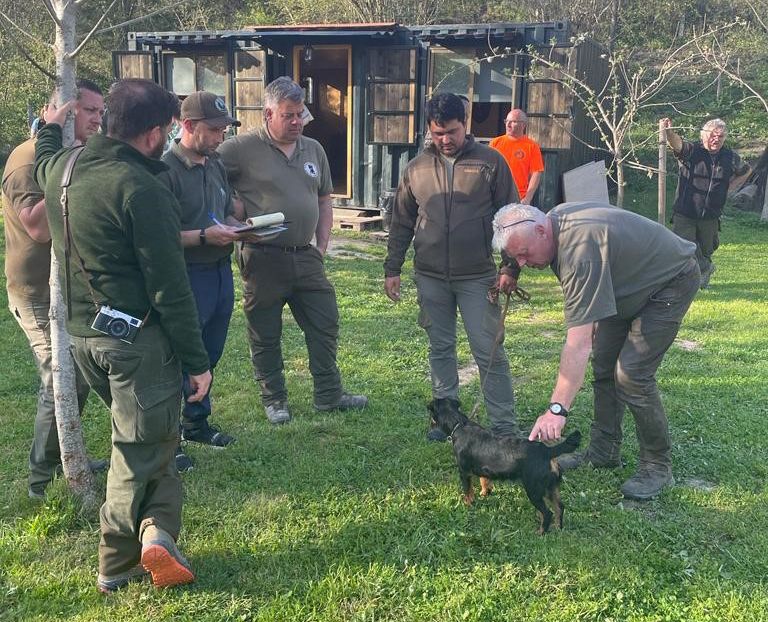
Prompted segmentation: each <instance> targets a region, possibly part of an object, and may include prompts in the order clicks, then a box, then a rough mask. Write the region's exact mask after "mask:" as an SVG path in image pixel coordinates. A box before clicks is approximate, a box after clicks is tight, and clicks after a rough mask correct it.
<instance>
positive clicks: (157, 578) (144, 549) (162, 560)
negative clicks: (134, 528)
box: [141, 525, 195, 587]
mask: <svg viewBox="0 0 768 622" xmlns="http://www.w3.org/2000/svg"><path fill="white" fill-rule="evenodd" d="M141 565H142V566H144V568H145V569H146V570H147V571H148V572H149V573H150V574H151V575H152V582H153V583H154V584H155V587H171V586H173V585H182V584H184V583H191V582H192V581H194V580H195V575H194V573H193V572H192V569H191V568H190V567H189V563H188V562H187V560H186V559H184V558H183V557H182V555H181V553H179V549H178V548H176V542H174V540H173V538H172V537H171V534H169V533H168V532H167V531H165V530H164V529H160V528H159V527H157V526H156V525H149V526H148V527H147V528H146V529H144V533H143V534H142V535H141Z"/></svg>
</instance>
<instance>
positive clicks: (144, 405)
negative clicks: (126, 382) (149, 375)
mask: <svg viewBox="0 0 768 622" xmlns="http://www.w3.org/2000/svg"><path fill="white" fill-rule="evenodd" d="M133 394H134V395H135V396H136V402H138V404H139V407H140V408H141V409H142V410H149V409H150V408H153V407H154V406H157V405H158V404H160V403H162V402H164V401H165V400H167V399H170V398H171V397H173V395H174V394H177V395H178V396H179V398H181V383H180V382H178V381H177V380H169V381H168V382H163V383H162V384H156V385H154V386H151V387H144V388H143V389H135V390H134V392H133Z"/></svg>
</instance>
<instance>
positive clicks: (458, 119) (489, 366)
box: [384, 93, 520, 440]
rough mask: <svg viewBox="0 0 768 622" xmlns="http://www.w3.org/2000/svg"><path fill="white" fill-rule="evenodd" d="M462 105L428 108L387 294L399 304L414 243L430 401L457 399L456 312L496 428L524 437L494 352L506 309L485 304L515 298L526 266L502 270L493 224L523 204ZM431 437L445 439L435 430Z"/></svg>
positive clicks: (396, 223) (404, 194)
mask: <svg viewBox="0 0 768 622" xmlns="http://www.w3.org/2000/svg"><path fill="white" fill-rule="evenodd" d="M465 116H466V112H465V109H464V105H463V103H462V101H461V99H459V97H457V96H456V95H454V94H452V93H439V94H438V95H436V96H435V97H433V98H432V99H431V100H430V101H429V102H427V122H428V123H429V130H430V132H431V135H432V143H433V144H432V146H431V147H428V148H427V149H425V150H424V151H423V152H422V153H421V154H419V155H418V156H416V157H415V158H414V159H413V160H411V161H410V162H409V163H408V166H407V167H406V169H405V172H404V174H403V177H402V180H401V181H400V185H399V187H398V189H397V196H396V199H395V209H394V212H393V215H392V224H391V226H390V230H389V242H388V247H387V258H386V261H385V262H384V274H385V281H384V289H385V292H386V294H387V296H388V297H389V298H390V299H391V300H393V301H395V302H397V301H398V300H400V270H401V268H402V265H403V261H404V260H405V253H406V251H407V250H408V246H409V245H410V243H411V240H412V239H413V240H414V248H415V250H416V256H415V257H414V260H413V264H414V272H415V274H414V280H415V281H416V287H417V289H418V292H419V309H420V311H419V325H420V326H421V327H422V328H424V330H426V331H427V335H428V337H429V367H430V373H431V376H432V395H433V397H435V398H454V399H458V394H459V377H458V366H457V359H456V310H457V308H458V310H459V311H460V312H461V319H462V321H463V323H464V329H465V330H466V333H467V338H468V339H469V345H470V348H471V349H472V356H473V357H474V359H475V362H476V363H477V366H478V368H479V370H480V378H481V382H482V385H483V397H484V398H485V408H486V412H487V413H488V418H489V419H490V421H491V424H492V429H493V430H494V431H496V432H498V433H500V434H515V433H516V432H517V431H518V427H517V421H516V418H515V399H514V394H513V392H512V381H511V378H510V376H509V362H508V361H507V356H506V354H505V353H504V348H503V346H502V344H501V343H499V344H498V347H497V348H496V351H495V352H494V341H495V339H496V335H497V331H498V330H499V324H500V318H501V309H500V308H499V305H498V304H497V303H491V302H490V301H489V300H488V290H489V289H491V288H492V287H493V286H494V285H497V286H498V287H499V289H500V290H501V291H504V292H511V291H512V290H513V289H514V288H515V287H516V286H517V276H518V275H519V273H520V269H519V268H518V267H517V266H516V265H515V264H507V263H504V264H503V267H502V269H501V271H500V273H499V274H498V275H497V273H496V264H495V262H494V259H493V252H492V249H491V240H492V238H493V233H492V231H491V221H492V220H493V216H494V214H495V213H496V211H497V210H499V209H500V208H501V207H503V206H504V205H506V204H508V203H512V202H517V201H518V200H519V198H518V194H517V188H516V187H515V182H514V179H513V178H512V173H511V172H510V170H509V166H508V165H507V162H506V161H505V160H504V157H503V156H502V155H501V154H500V153H499V152H498V151H495V150H494V149H491V148H490V147H487V146H485V145H481V144H479V143H477V142H475V140H474V138H473V137H472V136H470V135H467V134H466V118H465ZM427 436H428V438H429V439H431V440H444V439H445V435H444V434H442V433H441V432H440V431H439V430H437V429H432V430H430V431H429V433H428V435H427Z"/></svg>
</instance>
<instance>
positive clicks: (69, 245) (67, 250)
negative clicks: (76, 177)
mask: <svg viewBox="0 0 768 622" xmlns="http://www.w3.org/2000/svg"><path fill="white" fill-rule="evenodd" d="M83 149H85V147H84V146H81V147H75V148H74V149H73V150H72V152H71V153H70V154H69V158H68V159H67V163H66V165H65V166H64V174H63V175H62V176H61V199H60V203H61V215H62V217H63V219H64V291H65V296H66V300H67V319H68V320H71V319H72V285H71V269H70V267H69V261H70V257H71V256H72V251H74V255H75V259H76V260H77V266H78V268H80V270H81V271H82V273H83V276H85V283H86V285H88V291H89V292H90V293H91V299H92V300H93V305H94V306H95V307H96V311H98V310H99V307H100V305H99V303H98V302H97V300H96V292H95V291H93V286H92V285H91V275H90V274H88V271H87V270H86V269H85V265H84V264H83V259H82V257H80V253H78V252H77V247H76V246H75V242H74V240H73V239H72V233H71V231H70V228H69V205H68V198H67V188H69V185H70V184H71V183H72V171H73V170H74V168H75V162H77V158H79V157H80V154H81V153H83Z"/></svg>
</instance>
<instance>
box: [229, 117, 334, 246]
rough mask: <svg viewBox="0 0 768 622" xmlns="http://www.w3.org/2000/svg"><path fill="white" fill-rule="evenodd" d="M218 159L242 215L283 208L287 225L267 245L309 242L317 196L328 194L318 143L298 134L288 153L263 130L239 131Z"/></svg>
mask: <svg viewBox="0 0 768 622" xmlns="http://www.w3.org/2000/svg"><path fill="white" fill-rule="evenodd" d="M219 153H220V154H221V161H222V163H223V164H224V168H225V169H226V171H227V176H228V177H229V182H230V184H231V185H232V187H233V188H234V189H235V190H236V191H237V196H238V197H240V198H241V199H242V200H243V202H244V203H245V210H246V213H247V214H248V216H260V215H261V214H269V213H272V212H283V214H285V219H286V220H287V221H289V224H288V225H287V227H288V230H287V231H285V232H283V233H281V234H280V235H279V236H277V237H276V238H275V239H274V240H270V242H269V243H270V244H279V245H284V246H303V245H305V244H309V243H310V241H311V240H312V236H313V235H314V234H315V229H316V228H317V221H318V218H319V214H320V210H319V206H318V197H321V196H326V195H329V194H331V192H332V190H333V184H332V181H331V169H330V166H329V165H328V158H327V157H326V155H325V151H324V150H323V148H322V146H321V145H320V143H319V142H317V141H316V140H314V139H312V138H307V137H306V136H299V140H298V142H297V144H296V149H295V150H294V152H293V154H292V155H291V157H290V158H287V157H286V156H285V154H284V153H283V152H282V151H281V150H280V149H279V148H278V147H277V145H275V143H274V142H273V140H272V138H271V137H270V135H269V133H268V132H267V130H266V129H259V130H254V131H251V132H246V133H245V134H239V135H237V136H235V137H233V138H230V139H229V140H226V141H224V143H223V144H222V145H221V146H220V147H219Z"/></svg>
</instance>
